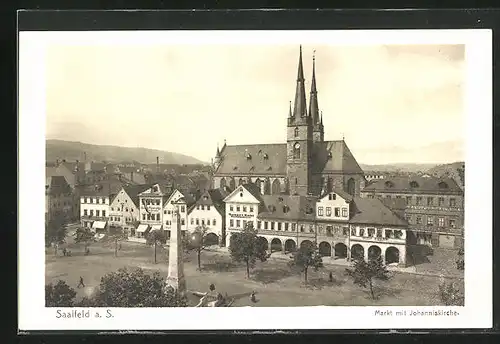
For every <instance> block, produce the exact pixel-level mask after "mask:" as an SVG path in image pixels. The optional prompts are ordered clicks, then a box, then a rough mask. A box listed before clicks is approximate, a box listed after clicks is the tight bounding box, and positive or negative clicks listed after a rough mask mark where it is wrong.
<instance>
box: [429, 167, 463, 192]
mask: <svg viewBox="0 0 500 344" xmlns="http://www.w3.org/2000/svg"><path fill="white" fill-rule="evenodd" d="M427 173H428V174H430V175H433V176H436V177H450V178H453V179H454V180H455V181H456V182H457V183H458V185H460V186H463V185H464V182H465V180H464V179H465V162H463V161H457V162H453V163H451V164H443V165H437V166H434V167H433V168H430V169H429V170H428V171H427Z"/></svg>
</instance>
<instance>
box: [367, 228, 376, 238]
mask: <svg viewBox="0 0 500 344" xmlns="http://www.w3.org/2000/svg"><path fill="white" fill-rule="evenodd" d="M368 236H369V237H374V236H375V228H368Z"/></svg>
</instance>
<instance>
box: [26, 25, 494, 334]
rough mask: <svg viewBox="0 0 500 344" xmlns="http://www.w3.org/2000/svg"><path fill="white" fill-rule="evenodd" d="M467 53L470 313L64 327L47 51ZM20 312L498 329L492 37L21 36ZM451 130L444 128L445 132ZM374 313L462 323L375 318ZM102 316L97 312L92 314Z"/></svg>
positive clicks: (331, 313) (253, 310) (385, 33)
mask: <svg viewBox="0 0 500 344" xmlns="http://www.w3.org/2000/svg"><path fill="white" fill-rule="evenodd" d="M137 42H140V43H141V44H200V42H202V44H297V45H298V44H301V43H304V42H307V43H308V44H314V43H318V44H319V43H322V44H325V43H327V44H334V45H368V44H373V45H378V44H466V60H467V83H466V85H467V86H466V100H465V101H466V108H467V119H466V121H467V129H466V130H467V140H466V159H465V161H466V166H467V167H466V168H467V172H466V192H465V227H466V228H469V229H470V230H466V231H465V264H466V269H465V306H464V307H290V308H281V307H270V308H260V307H228V308H197V309H194V308H166V309H154V308H143V309H140V308H135V309H123V308H122V309H120V308H113V309H112V313H113V315H114V317H113V318H105V316H104V317H103V318H101V319H96V318H93V317H92V318H90V319H64V320H63V319H56V309H51V308H45V307H44V303H45V297H44V285H45V248H44V245H43V243H44V241H45V240H44V229H43V223H44V211H43V210H42V209H44V202H45V199H44V198H43V196H42V195H43V194H44V193H43V191H44V190H43V189H44V185H45V184H44V180H45V178H44V177H45V176H44V171H45V49H46V47H47V46H48V45H50V44H75V45H85V44H92V45H95V44H105V45H110V44H130V43H137ZM18 123H19V168H18V171H19V180H18V187H19V219H18V228H19V230H18V247H19V258H18V264H19V272H18V290H19V297H18V307H19V313H18V314H19V315H18V317H19V329H20V330H111V329H112V330H194V329H219V330H223V329H230V330H234V329H239V330H244V329H398V328H404V329H411V328H427V329H433V328H488V327H491V326H492V308H493V307H492V259H491V258H492V257H489V254H490V252H492V172H491V171H492V136H491V123H492V32H491V30H404V31H403V30H400V31H397V30H394V31H390V30H379V31H147V32H146V31H127V32H123V31H122V32H113V31H106V32H103V31H99V32H83V31H82V32H21V33H20V34H19V122H18ZM445 129H446V128H443V130H445ZM375 310H392V311H393V313H395V312H396V311H401V310H406V311H407V312H410V311H411V310H420V311H431V310H444V311H448V310H451V311H457V312H459V315H458V316H415V317H409V316H390V317H383V316H375V315H374V314H375ZM94 311H100V312H101V313H103V314H104V311H103V310H97V309H96V310H91V312H94Z"/></svg>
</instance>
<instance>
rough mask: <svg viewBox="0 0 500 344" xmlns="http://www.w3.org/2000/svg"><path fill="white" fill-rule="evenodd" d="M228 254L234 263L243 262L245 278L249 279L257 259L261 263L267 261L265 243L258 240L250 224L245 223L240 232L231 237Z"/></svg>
mask: <svg viewBox="0 0 500 344" xmlns="http://www.w3.org/2000/svg"><path fill="white" fill-rule="evenodd" d="M229 253H230V254H231V258H232V259H233V260H234V261H236V262H245V264H246V268H247V278H250V268H251V267H252V268H253V267H254V266H255V263H256V261H257V259H259V260H260V261H262V262H265V261H266V260H267V247H266V242H265V241H263V240H259V237H258V236H257V231H256V230H255V229H254V228H253V223H252V222H247V225H246V226H245V228H244V229H243V231H242V232H240V233H234V234H233V235H232V236H231V242H230V243H229Z"/></svg>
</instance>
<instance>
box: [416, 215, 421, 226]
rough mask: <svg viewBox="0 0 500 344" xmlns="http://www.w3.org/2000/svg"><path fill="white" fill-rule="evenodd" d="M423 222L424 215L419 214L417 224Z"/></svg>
mask: <svg viewBox="0 0 500 344" xmlns="http://www.w3.org/2000/svg"><path fill="white" fill-rule="evenodd" d="M421 224H422V216H417V225H421Z"/></svg>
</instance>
